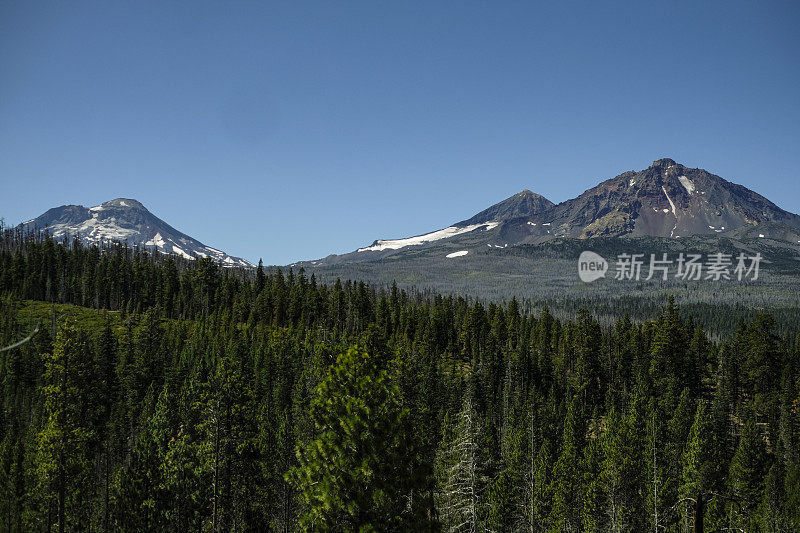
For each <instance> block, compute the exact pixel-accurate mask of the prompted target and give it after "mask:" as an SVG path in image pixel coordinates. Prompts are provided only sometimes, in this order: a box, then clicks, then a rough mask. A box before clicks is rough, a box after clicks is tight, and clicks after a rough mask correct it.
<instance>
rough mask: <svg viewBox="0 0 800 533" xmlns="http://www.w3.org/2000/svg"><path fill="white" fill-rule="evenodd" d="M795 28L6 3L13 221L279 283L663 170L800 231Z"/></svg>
mask: <svg viewBox="0 0 800 533" xmlns="http://www.w3.org/2000/svg"><path fill="white" fill-rule="evenodd" d="M612 5H613V6H614V7H611V6H612ZM799 26H800V4H798V3H797V2H788V1H787V2H727V1H726V2H697V1H692V2H672V1H670V2H649V1H645V2H642V1H636V2H630V3H622V2H617V3H614V2H547V3H545V2H541V3H539V2H519V3H503V2H488V1H487V2H470V1H457V2H440V1H435V2H430V1H425V2H411V1H403V2H374V1H370V2H355V1H346V2H328V1H325V2H298V1H290V2H108V1H103V2H49V1H48V2H36V1H14V2H11V1H7V0H0V186H1V187H0V190H1V191H2V192H0V216H2V217H4V218H5V220H6V223H7V224H8V223H12V224H13V223H18V222H21V221H23V220H27V219H29V218H33V217H35V216H37V215H39V214H41V213H42V212H44V211H45V210H46V209H48V208H50V207H54V206H58V205H63V204H69V203H74V204H83V205H87V206H89V205H95V204H98V203H100V202H103V201H105V200H109V199H112V198H116V197H132V198H136V199H138V200H140V201H141V202H143V203H144V204H145V205H146V206H147V207H148V208H149V209H150V210H151V211H152V212H153V213H155V214H156V215H157V216H160V217H161V218H163V219H165V220H166V221H167V222H169V223H170V224H172V225H173V226H175V227H177V228H178V229H180V230H182V231H184V232H186V233H188V234H190V235H192V236H194V237H196V238H198V239H200V240H201V241H203V242H204V243H206V244H208V245H210V246H214V247H217V248H222V249H224V250H226V251H227V252H229V253H231V254H234V255H240V256H243V257H245V258H247V259H250V260H253V261H257V260H258V258H259V257H263V258H264V262H265V263H268V264H286V263H288V262H291V261H295V260H299V259H313V258H317V257H321V256H325V255H327V254H328V253H332V252H347V251H351V250H353V249H355V248H357V247H359V246H364V245H366V244H369V243H370V242H371V241H372V240H373V239H375V238H391V237H403V236H409V235H414V234H418V233H422V232H426V231H429V230H433V229H437V228H441V227H444V226H447V225H449V224H450V223H452V222H456V221H459V220H462V219H465V218H468V217H469V216H471V215H472V214H474V213H475V212H477V211H479V210H481V209H483V208H485V207H487V206H488V205H490V204H492V203H495V202H497V201H500V200H502V199H504V198H506V197H508V196H510V195H512V194H514V193H516V192H518V191H520V190H522V189H525V188H528V189H531V190H533V191H535V192H538V193H540V194H543V195H545V196H547V197H548V198H550V199H551V200H553V201H555V202H560V201H563V200H566V199H568V198H571V197H573V196H576V195H578V194H579V193H581V192H583V191H584V190H585V189H586V188H588V187H590V186H593V185H595V184H596V183H597V182H598V181H599V180H601V179H605V178H609V177H613V176H615V175H616V174H618V173H620V172H623V171H625V170H631V169H641V168H645V167H647V166H648V165H649V164H650V163H651V162H652V161H653V160H654V159H657V158H660V157H672V158H673V159H675V160H677V161H678V162H681V163H683V164H686V165H687V166H691V167H695V166H696V167H702V168H706V169H708V170H710V171H712V172H714V173H716V174H719V175H721V176H723V177H725V178H727V179H730V180H732V181H735V182H738V183H741V184H743V185H745V186H747V187H750V188H752V189H754V190H756V191H757V192H760V193H761V194H763V195H765V196H767V197H768V198H770V199H771V200H773V201H774V202H776V203H777V204H778V205H779V206H781V207H783V208H784V209H788V210H790V211H793V212H795V213H798V212H800V180H798V178H800V176H799V175H798V168H800V166H799V165H798V163H800V31H798V27H799Z"/></svg>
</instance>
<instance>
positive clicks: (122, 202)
mask: <svg viewBox="0 0 800 533" xmlns="http://www.w3.org/2000/svg"><path fill="white" fill-rule="evenodd" d="M110 207H130V208H134V209H144V210H145V211H147V208H146V207H145V206H144V205H142V203H141V202H140V201H138V200H134V199H133V198H114V199H113V200H109V201H107V202H103V203H102V204H100V205H96V206H94V207H92V208H90V210H93V211H99V210H100V209H101V208H102V209H106V208H110Z"/></svg>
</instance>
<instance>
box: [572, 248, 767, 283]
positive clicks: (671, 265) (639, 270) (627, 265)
mask: <svg viewBox="0 0 800 533" xmlns="http://www.w3.org/2000/svg"><path fill="white" fill-rule="evenodd" d="M761 260H762V257H761V254H760V253H756V254H755V255H747V254H745V253H744V252H742V253H739V255H737V256H735V257H734V255H733V254H724V253H722V252H717V253H714V254H708V255H706V256H705V257H704V256H702V255H701V254H684V253H683V252H681V253H680V254H678V256H677V257H676V258H670V257H669V256H668V254H666V253H663V254H660V255H657V254H650V258H649V261H648V260H647V259H645V254H619V255H618V256H617V260H616V262H615V264H614V279H616V280H623V281H648V280H651V279H656V280H659V279H660V280H663V281H666V280H668V279H670V277H672V278H674V279H679V280H683V281H699V280H708V281H720V280H737V281H744V280H750V281H756V280H758V275H759V269H760V266H761ZM608 270H609V266H608V262H607V261H606V260H605V259H604V258H603V257H602V256H600V255H598V254H596V253H594V252H590V251H586V252H583V253H581V255H580V257H579V258H578V275H579V277H580V278H581V280H582V281H585V282H586V283H591V282H592V281H595V280H597V279H600V278H603V277H605V275H606V272H608Z"/></svg>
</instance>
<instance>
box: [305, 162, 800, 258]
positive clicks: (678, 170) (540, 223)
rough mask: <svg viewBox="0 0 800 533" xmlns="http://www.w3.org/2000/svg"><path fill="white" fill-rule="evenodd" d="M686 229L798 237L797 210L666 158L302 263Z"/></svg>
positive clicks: (673, 234)
mask: <svg viewBox="0 0 800 533" xmlns="http://www.w3.org/2000/svg"><path fill="white" fill-rule="evenodd" d="M693 235H712V236H714V235H717V236H721V237H735V238H742V237H751V238H775V239H778V240H782V241H788V242H791V243H797V242H800V216H798V215H795V214H792V213H789V212H787V211H784V210H783V209H781V208H779V207H778V206H777V205H775V204H774V203H772V202H770V201H769V200H767V199H766V198H764V197H763V196H761V195H759V194H757V193H755V192H753V191H751V190H750V189H747V188H746V187H743V186H741V185H737V184H735V183H731V182H729V181H727V180H725V179H723V178H721V177H719V176H716V175H714V174H711V173H709V172H708V171H706V170H703V169H698V168H688V167H685V166H683V165H681V164H678V163H676V162H675V161H674V160H672V159H669V158H664V159H659V160H657V161H654V162H653V164H652V165H651V166H650V167H648V168H646V169H644V170H640V171H638V172H637V171H628V172H624V173H622V174H620V175H619V176H616V177H614V178H611V179H608V180H606V181H603V182H602V183H600V184H599V185H597V186H595V187H592V188H591V189H588V190H586V191H585V192H583V193H582V194H581V195H579V196H578V197H576V198H573V199H571V200H567V201H565V202H562V203H560V204H558V205H556V204H554V203H553V202H551V201H550V200H548V199H547V198H545V197H543V196H541V195H538V194H535V193H533V192H531V191H529V190H524V191H522V192H520V193H518V194H515V195H514V196H512V197H510V198H508V199H506V200H504V201H502V202H500V203H497V204H495V205H493V206H491V207H489V208H488V209H486V210H484V211H481V212H480V213H477V214H476V215H474V216H472V217H470V218H468V219H465V220H463V221H461V222H457V223H455V224H453V225H451V226H448V227H446V228H444V229H440V230H437V231H433V232H430V233H426V234H423V235H417V236H414V237H408V238H401V239H388V240H382V239H379V240H376V241H374V242H373V243H372V244H371V245H370V246H366V247H363V248H359V249H358V250H356V251H355V252H351V253H348V254H343V255H331V256H328V257H326V258H324V259H321V260H319V261H313V262H310V263H304V264H310V265H314V266H316V265H325V264H337V263H353V262H364V261H376V260H384V259H386V258H388V257H394V256H398V255H408V254H412V255H419V253H421V251H422V250H426V249H429V248H431V247H441V248H443V250H445V251H447V252H449V254H452V255H447V257H448V258H454V257H462V256H464V255H467V254H470V253H477V252H479V251H481V250H486V249H487V248H488V249H493V248H507V247H510V246H511V247H513V246H517V245H523V244H541V243H544V242H548V241H552V240H554V239H563V238H568V239H569V238H574V239H592V238H598V237H625V238H634V237H665V238H673V239H676V238H681V237H684V238H685V237H690V236H693Z"/></svg>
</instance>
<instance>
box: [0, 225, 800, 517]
mask: <svg viewBox="0 0 800 533" xmlns="http://www.w3.org/2000/svg"><path fill="white" fill-rule="evenodd" d="M678 311H679V310H678V308H677V306H676V305H675V304H674V302H673V301H671V300H670V301H665V302H663V309H662V311H661V313H660V316H659V317H658V318H657V319H655V320H649V321H645V322H640V323H635V322H632V321H631V320H630V319H629V318H627V317H626V316H620V317H618V318H617V319H616V321H615V323H614V324H612V325H610V326H606V325H601V323H600V322H598V321H597V319H596V318H594V317H593V316H592V314H591V313H590V312H589V311H587V310H582V311H580V312H578V313H577V315H576V316H575V317H574V318H573V319H568V320H562V319H560V318H557V317H555V316H554V315H553V314H552V313H551V312H550V311H549V310H548V309H546V308H545V309H543V310H541V311H537V312H529V311H528V310H527V309H523V308H522V306H521V305H520V304H519V303H518V302H517V300H515V299H512V300H510V301H508V302H505V303H503V304H498V303H488V302H479V301H471V300H468V299H465V298H462V297H453V296H442V295H430V296H424V295H419V294H411V293H409V292H407V291H404V290H400V289H398V288H397V287H396V286H395V287H392V288H391V289H390V290H376V289H375V288H373V287H370V286H368V285H365V284H364V283H360V282H350V281H347V282H339V281H337V282H335V283H333V284H330V285H325V284H320V283H317V281H316V280H315V278H314V277H313V276H312V277H310V278H308V277H306V275H305V273H304V272H303V271H299V272H292V271H289V272H286V273H284V272H281V271H280V270H278V271H274V272H265V271H264V270H263V269H262V268H259V269H258V270H257V271H256V272H249V271H236V270H225V269H221V268H220V267H219V266H218V265H216V264H214V263H213V262H212V261H210V260H197V261H182V260H176V259H175V258H173V257H166V256H159V255H155V256H154V255H152V254H149V253H147V252H144V251H137V250H131V249H129V248H127V247H125V246H121V245H113V246H103V247H91V248H84V247H81V246H80V245H78V244H77V243H76V244H75V245H70V246H62V245H59V244H57V243H54V242H53V241H52V240H49V239H37V238H32V237H29V238H22V236H21V235H18V234H14V233H13V232H9V231H6V232H5V233H4V234H3V237H2V240H0V346H9V345H13V344H15V343H17V342H18V341H20V340H21V339H24V338H25V337H26V336H28V335H29V334H30V333H31V332H32V331H34V330H36V334H35V335H33V336H32V338H31V340H30V341H28V342H25V343H23V344H21V345H19V346H17V347H14V348H12V349H9V350H5V351H3V352H0V486H2V490H0V522H2V523H0V531H42V530H47V531H52V530H59V531H79V530H80V531H82V530H96V531H109V530H115V531H116V530H126V531H150V530H168V531H230V530H236V531H241V530H259V531H260V530H276V531H294V530H298V529H299V530H334V531H353V530H362V531H372V530H375V531H389V530H390V531H407V530H411V529H417V530H424V531H428V530H430V531H439V530H442V531H478V530H481V531H484V530H485V531H513V530H525V531H647V530H649V531H676V532H677V531H686V530H688V529H690V528H692V527H695V528H697V527H705V530H707V531H798V530H800V448H799V447H798V446H800V392H798V391H799V390H800V389H799V387H800V346H798V342H797V338H796V332H789V333H787V334H781V335H778V334H777V333H776V329H775V324H774V321H773V319H772V317H771V316H770V315H769V314H757V315H755V316H754V318H753V319H752V320H751V321H749V322H742V323H741V324H740V325H739V328H738V330H737V331H736V333H735V334H734V335H731V336H730V338H727V339H724V340H722V341H720V342H712V341H711V340H709V338H708V336H707V334H706V333H705V331H704V329H703V326H702V325H701V324H700V323H698V322H696V321H695V320H693V319H691V318H688V319H687V318H684V317H683V316H681V314H680V313H679V312H678Z"/></svg>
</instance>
